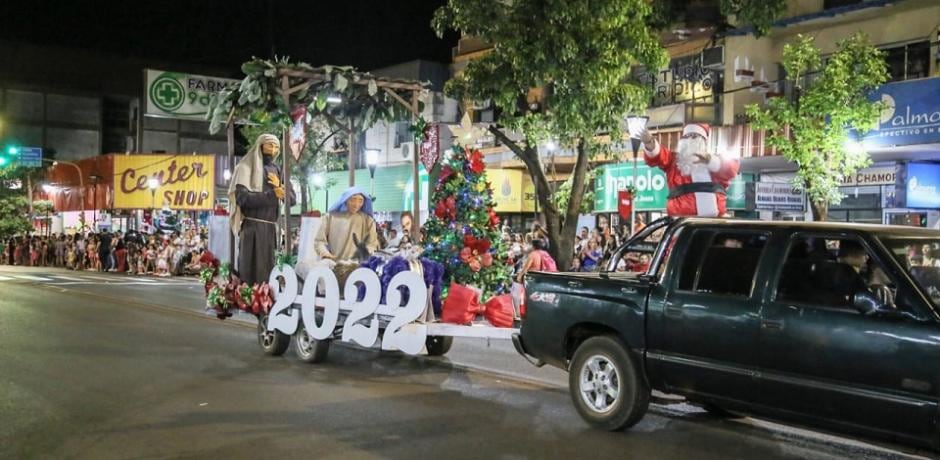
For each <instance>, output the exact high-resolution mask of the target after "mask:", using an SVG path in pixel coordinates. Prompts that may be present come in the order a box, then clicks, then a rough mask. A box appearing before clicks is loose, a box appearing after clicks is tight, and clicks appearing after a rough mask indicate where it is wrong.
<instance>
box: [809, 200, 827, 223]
mask: <svg viewBox="0 0 940 460" xmlns="http://www.w3.org/2000/svg"><path fill="white" fill-rule="evenodd" d="M810 208H811V209H812V210H813V220H814V221H816V222H823V221H825V220H826V218H828V217H829V203H826V202H825V201H821V202H816V201H810Z"/></svg>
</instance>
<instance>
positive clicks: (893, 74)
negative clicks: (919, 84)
mask: <svg viewBox="0 0 940 460" xmlns="http://www.w3.org/2000/svg"><path fill="white" fill-rule="evenodd" d="M882 51H884V53H885V62H887V63H888V74H889V77H888V81H902V80H911V79H914V78H924V77H926V76H927V74H928V72H929V71H930V43H929V42H927V41H922V42H917V43H908V44H906V45H901V46H895V47H892V48H886V49H883V50H882Z"/></svg>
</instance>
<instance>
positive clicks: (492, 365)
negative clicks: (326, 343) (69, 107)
mask: <svg viewBox="0 0 940 460" xmlns="http://www.w3.org/2000/svg"><path fill="white" fill-rule="evenodd" d="M99 278H100V279H99ZM145 280H146V281H145ZM92 281H93V282H92ZM201 289H202V288H201V286H200V285H199V284H198V282H197V281H196V280H194V279H180V278H165V279H159V278H145V277H127V276H124V275H112V274H99V273H87V272H79V273H76V272H67V271H64V270H51V269H39V268H37V269H27V268H16V267H9V266H5V267H0V290H2V291H0V292H2V293H3V295H2V296H0V311H2V312H3V313H4V315H3V319H2V321H0V458H95V459H100V458H209V457H211V458H222V457H228V458H270V457H274V456H276V455H284V454H287V455H308V456H312V457H314V458H344V459H345V458H409V459H410V458H416V457H429V456H447V457H448V458H716V459H718V458H721V459H727V458H756V457H762V458H810V459H834V458H853V459H858V458H911V457H916V455H911V452H910V451H908V453H907V454H902V453H900V452H898V451H896V450H891V449H888V448H885V447H878V446H875V445H872V444H868V443H860V442H855V441H848V440H845V439H842V438H835V437H831V436H827V435H819V434H812V433H809V432H806V431H802V430H793V429H789V428H783V427H780V426H776V425H772V424H768V423H765V422H759V421H753V420H750V419H738V420H727V419H719V418H715V417H712V416H708V415H706V414H704V413H702V412H700V411H697V410H695V409H693V408H690V407H689V406H686V405H685V404H668V405H661V404H660V405H656V406H654V407H653V409H652V411H651V413H650V414H649V415H648V416H647V417H646V418H645V419H644V420H643V421H642V422H641V423H640V424H639V425H638V426H636V427H635V428H634V429H632V430H630V431H627V432H623V433H606V432H601V431H596V430H592V429H589V428H588V427H587V426H586V425H585V424H584V423H583V422H582V421H581V419H580V418H579V417H578V416H577V414H576V413H575V411H574V408H573V407H572V405H571V403H570V400H569V398H568V395H567V392H566V391H565V390H564V382H565V380H564V378H565V375H564V374H563V373H561V372H560V371H556V370H551V369H538V370H537V369H534V368H532V367H531V366H529V365H528V364H526V363H525V362H524V361H523V360H522V359H521V358H519V357H517V356H515V355H514V352H512V351H511V350H510V349H509V348H510V347H509V345H508V344H506V343H496V342H491V343H490V344H489V345H487V343H486V341H470V340H463V341H458V342H457V343H456V344H455V347H454V350H453V351H452V352H451V353H450V354H448V355H447V356H446V357H444V358H439V359H428V358H421V357H410V356H406V355H403V354H400V353H382V352H378V351H372V350H361V349H355V348H350V347H342V346H337V347H334V348H333V350H332V351H331V354H330V359H329V361H328V362H327V363H325V364H321V365H307V364H304V363H301V362H299V361H298V360H296V359H294V358H293V356H291V353H288V354H287V355H285V357H281V358H269V357H266V356H263V355H262V354H261V353H260V352H259V351H258V349H257V345H256V342H255V337H254V333H253V327H252V326H251V324H250V323H248V322H239V321H224V322H221V321H218V320H216V319H215V318H213V317H209V316H206V315H204V314H203V313H202V312H201V311H200V307H199V302H200V300H201ZM481 368H482V369H485V370H487V371H486V372H485V371H481V370H479V369H481ZM507 376H509V378H507ZM523 377H524V378H525V379H526V380H527V381H523V380H521V378H523ZM660 402H664V401H663V400H660ZM920 455H921V456H925V455H926V454H923V453H921V454H920ZM432 458H433V457H432Z"/></svg>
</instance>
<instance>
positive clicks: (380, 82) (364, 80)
mask: <svg viewBox="0 0 940 460" xmlns="http://www.w3.org/2000/svg"><path fill="white" fill-rule="evenodd" d="M356 74H357V75H359V76H360V78H359V80H358V81H356V80H350V83H352V84H354V85H368V84H369V81H371V80H375V84H376V85H377V86H378V87H379V88H392V89H403V90H409V91H423V90H424V87H425V85H424V84H423V83H420V82H407V81H392V80H389V79H386V78H381V77H375V76H371V75H367V74H364V73H358V72H357V73H356ZM278 75H281V76H288V77H295V78H306V79H308V80H311V81H313V82H314V83H320V82H325V81H327V78H326V74H325V73H323V72H322V71H320V72H316V71H314V72H311V71H309V70H292V69H281V70H278Z"/></svg>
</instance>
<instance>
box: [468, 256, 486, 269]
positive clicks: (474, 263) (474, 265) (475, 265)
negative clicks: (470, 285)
mask: <svg viewBox="0 0 940 460" xmlns="http://www.w3.org/2000/svg"><path fill="white" fill-rule="evenodd" d="M467 265H469V266H470V270H473V271H474V272H478V271H480V269H481V268H483V267H482V264H481V263H480V259H479V258H476V257H474V258H472V259H470V262H467Z"/></svg>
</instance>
